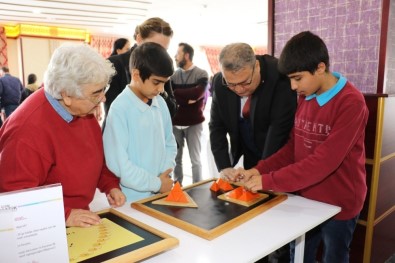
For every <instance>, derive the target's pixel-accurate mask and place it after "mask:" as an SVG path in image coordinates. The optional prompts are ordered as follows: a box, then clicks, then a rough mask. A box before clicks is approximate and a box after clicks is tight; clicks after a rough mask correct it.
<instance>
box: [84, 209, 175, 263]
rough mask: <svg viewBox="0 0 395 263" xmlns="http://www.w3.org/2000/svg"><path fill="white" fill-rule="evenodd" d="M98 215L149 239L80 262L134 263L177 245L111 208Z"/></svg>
mask: <svg viewBox="0 0 395 263" xmlns="http://www.w3.org/2000/svg"><path fill="white" fill-rule="evenodd" d="M98 214H99V215H100V217H102V218H108V219H110V220H111V221H114V222H115V223H117V224H118V225H121V226H122V227H124V228H125V229H127V230H129V231H131V232H135V231H134V230H137V231H139V235H141V236H143V237H144V238H146V237H147V236H149V238H147V239H145V240H143V241H140V242H137V243H135V244H132V245H129V246H126V247H123V248H119V249H116V250H113V251H110V252H108V253H104V254H102V255H99V256H96V257H92V258H89V259H86V260H83V261H80V262H84V263H90V262H92V263H93V262H109V263H110V262H112V263H113V262H116V263H123V262H125V263H126V262H136V261H139V260H143V259H145V258H148V257H151V256H153V255H155V254H158V253H160V252H163V251H165V250H168V249H170V248H173V247H175V246H177V245H178V244H179V241H178V239H176V238H174V237H172V236H170V235H168V234H166V233H163V232H161V231H159V230H157V229H155V228H153V227H151V226H148V225H146V224H144V223H141V222H140V221H137V220H135V219H133V218H131V217H128V216H126V215H124V214H122V213H120V212H118V211H117V210H114V209H112V208H110V209H105V210H102V211H99V212H98ZM133 229H134V230H133ZM151 237H152V238H151ZM115 238H116V237H115Z"/></svg>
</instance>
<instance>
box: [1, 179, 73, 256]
mask: <svg viewBox="0 0 395 263" xmlns="http://www.w3.org/2000/svg"><path fill="white" fill-rule="evenodd" d="M0 247H1V250H2V252H1V256H0V262H1V263H3V262H4V263H9V262H21V263H22V262H23V263H39V262H43V263H44V262H56V263H63V262H65V263H66V262H69V256H68V250H67V237H66V226H65V219H64V208H63V195H62V187H61V186H60V184H56V185H50V186H45V187H37V188H31V189H25V190H21V191H14V192H8V193H2V194H0Z"/></svg>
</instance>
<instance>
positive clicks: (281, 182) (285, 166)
mask: <svg viewBox="0 0 395 263" xmlns="http://www.w3.org/2000/svg"><path fill="white" fill-rule="evenodd" d="M367 119H368V110H367V107H366V104H365V100H364V98H363V96H362V94H361V93H360V92H359V91H358V90H357V89H356V88H355V87H354V86H352V84H350V83H349V82H347V84H346V85H345V87H344V88H343V89H342V90H341V91H340V92H339V93H338V94H337V95H335V96H334V97H333V98H332V99H331V100H330V101H328V102H327V103H326V104H324V105H323V106H322V107H321V106H319V105H318V103H317V100H316V99H315V98H314V99H311V100H305V97H303V96H301V97H300V98H299V105H298V109H297V112H296V115H295V124H294V129H293V130H292V132H291V138H290V140H289V142H288V143H287V144H286V145H285V146H284V147H283V148H282V149H280V150H279V151H278V152H277V153H276V154H274V155H272V156H271V157H269V158H268V159H266V160H263V161H260V162H259V163H258V164H257V166H256V167H255V168H257V169H258V170H259V172H260V173H261V174H262V185H263V189H264V190H274V191H280V192H298V193H299V194H300V195H301V196H304V197H306V198H309V199H313V200H317V201H321V202H325V203H329V204H333V205H337V206H340V207H341V209H342V210H341V212H340V213H339V214H338V215H337V216H336V217H335V218H336V219H339V220H347V219H351V218H353V217H355V216H356V215H357V214H358V213H359V212H360V211H361V209H362V206H363V203H364V200H365V196H366V191H367V187H366V172H365V148H364V139H365V126H366V123H367Z"/></svg>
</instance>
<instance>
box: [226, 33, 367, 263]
mask: <svg viewBox="0 0 395 263" xmlns="http://www.w3.org/2000/svg"><path fill="white" fill-rule="evenodd" d="M279 70H280V72H282V73H283V74H286V75H287V76H288V77H289V78H290V80H291V86H292V89H293V90H295V91H296V92H297V93H298V94H299V100H298V110H297V112H296V115H295V126H294V129H293V131H292V133H291V138H290V140H289V141H288V143H287V144H286V145H285V146H284V147H283V148H281V149H280V150H279V151H278V152H277V153H275V154H273V155H272V156H271V157H269V158H267V159H265V160H261V161H259V163H258V164H257V165H256V166H255V167H254V168H253V169H250V170H243V169H239V171H238V174H237V175H236V176H235V177H233V178H228V179H230V180H231V181H241V182H243V183H244V187H245V188H246V189H248V190H250V191H253V192H255V191H258V190H273V191H279V192H296V193H297V194H299V195H301V196H303V197H306V198H309V199H312V200H317V201H320V202H324V203H328V204H332V205H336V206H340V207H341V211H340V213H339V214H337V215H336V216H335V217H333V218H331V219H329V220H327V221H325V222H324V223H322V224H321V225H319V226H317V227H316V228H314V229H312V230H310V231H309V232H307V233H306V239H305V250H304V261H303V262H307V263H310V262H316V260H318V261H320V262H349V248H350V243H351V240H352V237H353V233H354V230H355V226H356V223H357V219H358V216H359V213H360V212H361V210H362V207H363V204H364V201H365V197H366V192H367V186H366V171H365V146H364V141H365V127H366V124H367V120H368V109H367V107H366V104H365V100H364V97H363V95H362V93H361V92H360V91H359V90H358V89H357V88H355V87H354V85H353V84H352V83H350V82H349V81H348V80H347V79H346V78H345V77H344V76H342V75H341V74H340V73H337V72H331V71H330V70H329V54H328V50H327V47H326V45H325V43H324V41H323V40H322V39H321V38H320V37H319V36H317V35H315V34H313V33H311V32H309V31H305V32H301V33H299V34H297V35H295V36H293V37H292V38H291V39H290V40H289V41H288V42H287V43H286V45H285V47H284V49H283V51H282V52H281V55H280V59H279ZM321 242H322V243H323V255H322V259H317V258H316V257H317V249H318V247H319V245H320V243H321Z"/></svg>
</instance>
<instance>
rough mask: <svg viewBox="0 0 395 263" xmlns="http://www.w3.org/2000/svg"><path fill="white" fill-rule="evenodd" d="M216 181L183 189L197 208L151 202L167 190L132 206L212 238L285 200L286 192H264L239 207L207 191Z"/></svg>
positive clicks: (159, 197) (210, 180) (208, 238)
mask: <svg viewBox="0 0 395 263" xmlns="http://www.w3.org/2000/svg"><path fill="white" fill-rule="evenodd" d="M215 180H216V179H215V178H213V179H208V180H205V181H202V182H199V183H196V184H192V185H190V186H187V187H184V188H183V190H184V191H185V192H187V193H188V194H189V195H190V196H191V197H192V199H194V200H195V202H196V203H197V204H198V208H188V207H168V206H161V205H155V204H152V202H154V201H155V200H157V199H161V198H163V197H164V196H167V194H168V193H165V194H159V195H155V196H152V197H149V198H145V199H142V200H140V201H137V202H134V203H132V204H131V206H132V207H133V208H135V209H137V210H139V211H141V212H143V213H146V214H148V215H151V216H153V217H155V218H157V219H160V220H162V221H165V222H167V223H169V224H171V225H174V226H176V227H179V228H181V229H183V230H185V231H187V232H190V233H192V234H194V235H197V236H199V237H202V238H204V239H207V240H212V239H214V238H216V237H218V236H220V235H222V234H224V233H226V232H228V231H229V230H231V229H233V228H235V227H237V226H239V225H241V224H243V223H244V222H246V221H248V220H250V219H251V218H253V217H255V216H257V215H259V214H260V213H262V212H264V211H266V210H268V209H270V208H271V207H273V206H275V205H277V204H279V203H281V202H282V201H284V200H286V199H287V195H285V194H281V193H272V192H265V193H267V194H268V198H265V199H264V200H261V201H259V202H258V203H256V204H254V205H252V206H250V207H245V206H241V205H239V204H235V203H230V202H227V201H224V200H220V199H218V198H217V197H218V196H219V195H221V194H223V192H217V193H215V192H213V191H211V190H210V186H211V184H212V183H213V182H214V181H215ZM235 187H237V186H235ZM206 193H207V194H206ZM201 221H205V222H201Z"/></svg>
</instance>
